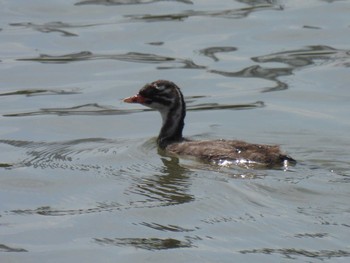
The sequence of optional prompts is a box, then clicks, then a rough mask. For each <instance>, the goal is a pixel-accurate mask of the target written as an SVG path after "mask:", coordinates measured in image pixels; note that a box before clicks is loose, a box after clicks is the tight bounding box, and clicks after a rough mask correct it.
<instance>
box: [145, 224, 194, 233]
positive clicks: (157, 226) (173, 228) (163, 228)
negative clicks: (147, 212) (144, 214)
mask: <svg viewBox="0 0 350 263" xmlns="http://www.w3.org/2000/svg"><path fill="white" fill-rule="evenodd" d="M140 225H142V226H145V227H149V228H151V229H155V230H158V231H165V232H192V231H195V230H197V229H188V228H183V227H180V226H176V225H161V224H158V223H146V222H143V223H140Z"/></svg>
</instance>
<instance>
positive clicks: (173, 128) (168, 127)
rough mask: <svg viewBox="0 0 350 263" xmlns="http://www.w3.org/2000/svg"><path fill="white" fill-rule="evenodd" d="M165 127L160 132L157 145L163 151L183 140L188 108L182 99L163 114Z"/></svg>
mask: <svg viewBox="0 0 350 263" xmlns="http://www.w3.org/2000/svg"><path fill="white" fill-rule="evenodd" d="M161 115H162V119H163V125H162V128H161V130H160V133H159V136H158V139H157V143H158V146H159V147H160V148H162V149H164V148H166V147H167V146H168V145H169V144H171V143H174V142H180V141H182V140H183V137H182V130H183V128H184V126H185V122H184V120H185V116H186V106H185V103H184V101H183V99H182V98H181V100H180V101H179V103H176V104H175V105H174V107H172V108H170V109H169V110H168V111H166V112H161Z"/></svg>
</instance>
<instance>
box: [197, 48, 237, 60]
mask: <svg viewBox="0 0 350 263" xmlns="http://www.w3.org/2000/svg"><path fill="white" fill-rule="evenodd" d="M236 50H237V48H236V47H208V48H204V49H201V50H199V53H200V54H203V55H204V56H207V57H209V58H212V59H213V60H214V61H219V59H218V57H217V56H216V53H222V52H232V51H236Z"/></svg>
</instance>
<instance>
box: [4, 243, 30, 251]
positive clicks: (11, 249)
mask: <svg viewBox="0 0 350 263" xmlns="http://www.w3.org/2000/svg"><path fill="white" fill-rule="evenodd" d="M0 252H28V250H26V249H24V248H14V247H10V246H7V245H4V244H0Z"/></svg>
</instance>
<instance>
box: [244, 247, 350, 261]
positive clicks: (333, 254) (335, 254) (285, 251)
mask: <svg viewBox="0 0 350 263" xmlns="http://www.w3.org/2000/svg"><path fill="white" fill-rule="evenodd" d="M239 252H240V253H242V254H269V255H271V254H281V255H284V256H285V257H286V258H291V259H296V256H303V257H307V258H316V259H319V260H323V259H331V258H345V257H350V252H349V251H346V250H315V251H311V250H306V249H296V248H261V249H251V250H241V251H239Z"/></svg>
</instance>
